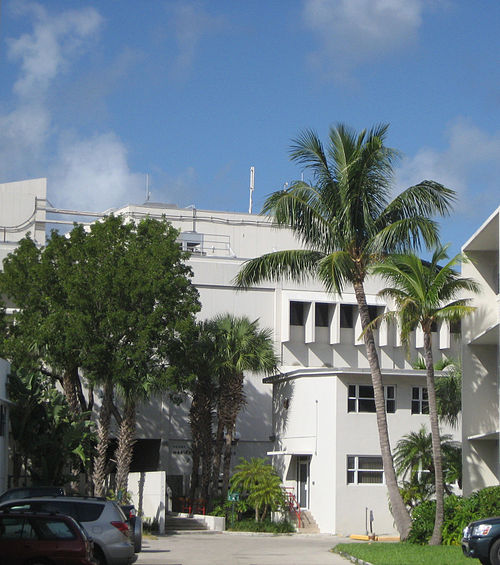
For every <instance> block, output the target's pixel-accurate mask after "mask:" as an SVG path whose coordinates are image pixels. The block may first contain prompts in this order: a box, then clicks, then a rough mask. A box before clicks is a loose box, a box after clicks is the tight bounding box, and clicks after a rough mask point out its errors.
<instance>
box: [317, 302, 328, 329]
mask: <svg viewBox="0 0 500 565" xmlns="http://www.w3.org/2000/svg"><path fill="white" fill-rule="evenodd" d="M314 310H315V314H316V315H315V319H316V327H318V328H327V327H328V304H324V303H322V302H316V304H315V305H314Z"/></svg>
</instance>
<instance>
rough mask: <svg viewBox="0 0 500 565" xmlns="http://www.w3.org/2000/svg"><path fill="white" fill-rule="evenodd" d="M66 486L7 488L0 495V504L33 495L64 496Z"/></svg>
mask: <svg viewBox="0 0 500 565" xmlns="http://www.w3.org/2000/svg"><path fill="white" fill-rule="evenodd" d="M65 494H66V492H65V491H64V487H19V488H11V489H9V490H6V491H5V492H4V493H2V495H0V504H1V503H2V502H7V500H18V499H19V498H32V497H33V496H64V495H65Z"/></svg>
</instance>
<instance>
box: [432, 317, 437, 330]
mask: <svg viewBox="0 0 500 565" xmlns="http://www.w3.org/2000/svg"><path fill="white" fill-rule="evenodd" d="M437 331H438V325H437V322H436V320H434V321H433V322H432V324H431V332H437Z"/></svg>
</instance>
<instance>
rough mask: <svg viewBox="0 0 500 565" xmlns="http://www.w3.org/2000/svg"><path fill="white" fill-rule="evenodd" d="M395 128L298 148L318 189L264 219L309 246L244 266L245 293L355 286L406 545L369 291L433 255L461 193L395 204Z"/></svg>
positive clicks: (281, 203) (293, 196) (288, 193)
mask: <svg viewBox="0 0 500 565" xmlns="http://www.w3.org/2000/svg"><path fill="white" fill-rule="evenodd" d="M387 130H388V126H387V125H380V126H376V127H374V128H373V129H371V130H370V131H366V130H363V131H362V132H361V133H359V134H358V133H355V132H354V131H352V130H351V129H349V128H348V127H346V126H344V125H338V126H337V127H335V128H331V129H330V136H329V140H328V146H327V148H326V149H324V147H323V144H322V143H321V140H320V139H319V138H318V136H317V135H316V134H315V133H314V132H313V131H311V130H306V131H305V132H303V133H302V134H301V135H300V136H299V137H298V138H297V139H296V140H294V142H293V145H292V148H291V158H292V160H293V161H295V162H296V163H298V164H300V165H302V166H304V168H305V169H306V171H308V172H311V173H312V175H313V182H312V183H311V184H309V183H307V182H304V181H296V182H294V183H293V184H292V185H291V186H290V187H289V188H286V189H284V190H279V191H277V192H275V193H273V194H271V196H269V197H268V199H267V200H266V202H265V204H264V208H263V212H264V213H268V214H271V215H272V216H273V219H274V221H275V222H276V223H277V224H278V225H280V226H286V227H289V228H290V229H291V230H292V231H293V232H294V233H295V235H296V237H297V238H298V240H299V241H300V242H301V244H302V245H303V248H302V249H299V250H285V251H277V252H273V253H269V254H266V255H263V256H262V257H259V258H256V259H252V260H250V261H248V262H247V263H245V264H244V266H243V267H242V269H241V271H240V273H239V274H238V276H237V279H236V281H237V284H238V285H239V286H240V287H248V286H250V285H252V284H255V283H259V282H261V281H263V280H267V279H272V280H280V279H283V278H284V279H292V280H296V281H303V280H305V279H306V278H307V277H309V276H314V277H316V278H318V279H319V280H320V281H321V282H322V283H323V285H324V286H325V288H326V289H327V290H328V291H330V292H338V293H339V294H341V293H342V290H343V289H344V287H345V285H346V284H352V286H353V288H354V292H355V296H356V300H357V303H358V307H359V313H360V317H361V324H362V328H363V330H364V332H363V336H364V341H365V345H366V351H367V357H368V361H369V365H370V371H371V377H372V384H373V389H374V396H375V407H376V413H377V426H378V432H379V439H380V450H381V455H382V461H383V466H384V474H385V480H386V484H387V488H388V492H389V498H390V503H391V508H392V512H393V515H394V519H395V523H396V527H397V529H398V530H399V533H400V535H401V538H402V539H405V538H406V537H407V536H408V534H409V531H410V527H411V519H410V516H409V513H408V511H407V508H406V506H405V504H404V502H403V500H402V498H401V495H400V492H399V488H398V484H397V479H396V473H395V471H394V466H393V461H392V454H391V447H390V442H389V433H388V428H387V417H386V412H385V401H384V391H383V384H382V374H381V370H380V364H379V358H378V354H377V350H376V347H375V340H374V336H373V331H372V329H371V327H369V324H370V315H369V309H368V305H367V303H366V295H365V290H364V284H365V279H366V277H367V275H368V272H369V269H370V267H371V266H372V265H373V264H374V263H375V262H376V261H378V260H379V259H380V258H381V257H383V256H385V255H386V254H388V253H393V252H397V251H406V250H408V249H410V248H419V247H420V245H421V243H424V244H425V245H426V246H428V247H432V246H434V245H435V244H436V243H437V241H438V227H437V224H436V223H435V221H433V220H432V216H433V215H435V214H440V215H445V214H447V213H448V212H449V210H450V206H451V204H452V202H453V200H454V194H455V193H454V192H453V191H452V190H450V189H447V188H445V187H444V186H442V185H440V184H438V183H436V182H433V181H422V182H421V183H419V184H417V185H415V186H412V187H410V188H407V189H406V190H404V191H403V192H401V193H400V194H398V195H397V196H395V197H394V198H393V199H392V200H390V196H391V194H392V180H393V163H394V160H395V159H396V158H397V152H396V151H394V150H393V149H390V148H388V147H386V145H385V144H384V142H385V138H386V134H387Z"/></svg>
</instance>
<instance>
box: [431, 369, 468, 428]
mask: <svg viewBox="0 0 500 565" xmlns="http://www.w3.org/2000/svg"><path fill="white" fill-rule="evenodd" d="M434 367H435V369H436V370H437V371H439V370H442V371H444V373H445V374H444V375H443V376H441V377H439V378H438V379H436V401H437V411H438V416H439V420H440V421H441V422H445V423H447V424H448V425H450V426H451V427H452V428H457V427H458V421H459V420H458V416H459V414H460V412H461V410H462V367H461V365H460V363H459V362H458V361H455V360H453V359H443V360H442V362H439V361H438V362H437V363H436V364H435V366H434Z"/></svg>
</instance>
